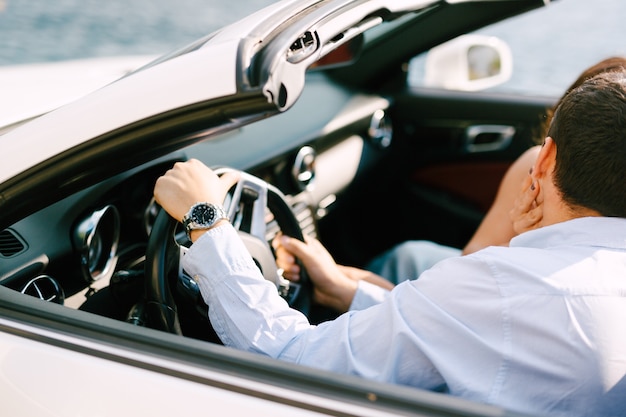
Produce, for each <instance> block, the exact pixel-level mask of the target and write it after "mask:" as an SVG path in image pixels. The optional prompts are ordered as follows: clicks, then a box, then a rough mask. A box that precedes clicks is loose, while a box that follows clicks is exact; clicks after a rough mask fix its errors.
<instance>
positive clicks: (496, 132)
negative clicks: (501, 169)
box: [465, 125, 515, 153]
mask: <svg viewBox="0 0 626 417" xmlns="http://www.w3.org/2000/svg"><path fill="white" fill-rule="evenodd" d="M514 136H515V128H514V127H513V126H507V125H474V126H470V127H468V128H467V129H465V150H466V151H467V152H470V153H476V152H493V151H500V150H503V149H506V148H507V147H508V146H509V145H510V144H511V142H512V141H513V137H514Z"/></svg>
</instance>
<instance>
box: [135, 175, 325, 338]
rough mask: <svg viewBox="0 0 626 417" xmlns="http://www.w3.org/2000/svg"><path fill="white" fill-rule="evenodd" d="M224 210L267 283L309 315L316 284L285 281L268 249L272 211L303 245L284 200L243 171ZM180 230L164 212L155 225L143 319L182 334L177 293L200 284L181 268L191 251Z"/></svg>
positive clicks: (280, 225)
mask: <svg viewBox="0 0 626 417" xmlns="http://www.w3.org/2000/svg"><path fill="white" fill-rule="evenodd" d="M227 171H233V169H230V168H219V169H216V170H215V172H216V173H217V174H218V175H222V174H224V173H225V172H227ZM224 208H225V210H226V213H228V218H229V219H230V221H231V223H232V224H233V226H235V228H236V229H237V230H238V233H239V235H240V237H241V238H242V240H243V242H244V244H245V246H246V248H247V249H248V251H249V252H250V255H252V258H253V259H254V261H255V263H256V264H257V266H258V267H259V269H260V270H261V272H262V273H263V276H264V277H265V279H267V280H269V281H272V282H274V283H275V284H276V288H277V291H278V292H279V294H280V295H281V296H282V297H283V298H285V299H286V301H287V303H288V304H289V305H290V306H291V307H293V308H295V309H297V310H300V311H301V312H302V313H304V314H305V315H307V316H308V314H309V310H310V307H311V302H312V299H313V288H312V285H311V281H310V280H309V278H308V277H307V276H306V274H305V273H303V274H301V278H300V281H299V282H298V283H293V282H289V281H287V280H286V279H284V278H283V277H282V275H281V274H280V273H279V271H278V268H277V266H276V259H275V257H274V253H273V251H272V248H271V246H270V244H269V240H270V239H272V237H273V236H272V233H270V231H269V230H268V210H269V213H270V214H271V215H273V218H274V221H275V225H276V226H277V227H278V229H279V230H280V231H282V233H283V234H285V235H288V236H291V237H294V238H297V239H299V240H301V241H304V237H303V234H302V229H301V228H300V224H299V222H298V220H297V219H296V217H295V215H294V213H293V211H292V210H291V207H290V206H289V204H288V203H287V201H286V200H285V196H284V195H283V194H282V193H281V192H280V190H278V189H277V188H276V187H274V186H272V185H271V184H268V183H267V182H265V181H263V180H261V179H260V178H257V177H255V176H253V175H250V174H247V173H245V172H240V179H239V181H238V183H237V184H236V185H235V186H234V187H233V188H232V189H231V190H230V192H229V194H228V196H227V197H226V201H225V202H224ZM270 218H271V216H270ZM269 224H274V222H270V223H269ZM178 225H179V223H178V222H177V221H176V220H174V219H173V218H172V217H170V216H169V215H168V214H167V212H166V211H165V210H160V212H159V214H157V216H156V219H155V222H154V225H153V226H152V231H151V233H150V238H149V240H148V247H147V250H146V261H145V277H146V301H145V305H144V317H145V321H146V325H147V326H148V327H152V328H155V329H159V330H164V331H167V332H170V333H175V334H182V330H181V326H180V321H179V317H178V309H177V306H176V302H175V300H174V297H173V294H172V288H173V286H174V285H176V284H177V283H181V282H182V283H183V286H189V285H192V286H194V285H195V282H194V281H193V279H191V277H189V276H187V275H186V273H185V272H184V271H183V269H182V267H181V262H180V260H181V258H182V256H183V255H184V253H185V252H186V251H187V250H188V248H187V247H186V246H185V245H183V244H180V243H179V242H180V241H181V240H184V238H182V236H181V235H183V234H184V233H177V230H180V228H179V227H178ZM268 233H269V234H270V236H268ZM303 272H304V270H303ZM196 288H197V286H196ZM209 308H210V306H209ZM206 320H208V317H206Z"/></svg>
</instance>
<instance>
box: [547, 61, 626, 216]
mask: <svg viewBox="0 0 626 417" xmlns="http://www.w3.org/2000/svg"><path fill="white" fill-rule="evenodd" d="M548 136H550V137H551V138H552V139H553V140H554V143H555V144H556V166H555V173H554V178H555V179H554V181H555V185H556V187H557V188H558V189H559V190H560V192H561V194H562V198H563V200H564V201H565V202H566V203H568V204H569V205H570V206H571V207H572V208H573V209H576V208H577V207H584V208H589V209H592V210H595V211H597V212H599V213H600V214H601V215H603V216H607V217H626V73H624V72H611V73H605V74H600V75H598V76H595V77H593V78H591V79H589V80H587V81H585V82H584V83H583V84H582V85H580V86H579V87H577V88H575V89H573V90H572V91H570V92H569V93H568V94H567V95H566V96H565V97H564V98H563V100H562V101H561V103H560V105H559V107H558V108H557V110H556V114H555V117H554V119H553V120H552V124H551V126H550V129H549V131H548Z"/></svg>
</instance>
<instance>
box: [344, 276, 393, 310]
mask: <svg viewBox="0 0 626 417" xmlns="http://www.w3.org/2000/svg"><path fill="white" fill-rule="evenodd" d="M388 295H389V291H388V290H386V289H384V288H383V287H379V286H378V285H376V284H372V283H371V282H367V281H365V280H360V281H359V283H358V285H357V289H356V293H355V294H354V298H353V299H352V303H351V304H350V311H356V310H365V309H366V308H368V307H371V306H374V305H376V304H380V303H382V302H383V301H385V298H387V296H388Z"/></svg>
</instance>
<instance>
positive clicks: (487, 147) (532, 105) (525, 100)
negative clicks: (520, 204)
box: [320, 89, 555, 266]
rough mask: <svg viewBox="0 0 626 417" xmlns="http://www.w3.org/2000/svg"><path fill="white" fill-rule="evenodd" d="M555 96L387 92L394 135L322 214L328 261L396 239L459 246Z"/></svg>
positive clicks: (347, 259) (358, 259) (369, 253)
mask: <svg viewBox="0 0 626 417" xmlns="http://www.w3.org/2000/svg"><path fill="white" fill-rule="evenodd" d="M554 101H555V100H551V99H547V98H530V97H525V96H510V95H506V96H504V95H493V94H485V93H464V92H451V91H443V90H431V89H409V90H406V91H404V92H403V93H402V94H400V95H399V96H397V97H395V98H393V100H392V103H393V105H392V107H391V108H390V109H389V114H390V117H391V120H392V123H393V127H394V132H395V133H394V140H393V143H392V146H391V148H390V150H389V153H388V155H387V156H386V157H385V158H382V159H381V161H380V163H379V165H378V166H377V167H376V169H375V170H374V171H373V172H371V173H370V174H365V175H362V176H361V178H360V179H359V181H356V182H355V183H354V184H353V185H352V186H351V188H350V190H349V192H348V193H346V195H345V196H343V197H342V199H341V204H338V205H337V208H338V210H336V212H335V213H333V215H331V216H328V218H327V219H324V222H323V224H321V225H320V226H321V233H322V236H323V237H325V238H326V239H325V245H326V246H327V247H329V248H330V249H331V253H333V255H334V256H335V258H336V260H337V261H338V262H343V263H347V264H355V265H361V266H362V265H363V264H364V263H366V262H367V261H368V260H369V259H371V257H373V256H375V255H377V254H379V253H380V252H382V251H383V250H385V249H387V248H390V247H391V246H393V245H395V244H397V243H400V242H402V241H405V240H416V239H426V240H432V241H435V242H438V243H442V244H446V245H449V246H455V247H459V248H461V247H463V246H464V245H465V244H466V243H467V241H468V240H469V239H470V237H471V236H472V234H473V233H474V231H475V229H476V228H477V227H478V224H479V223H480V221H481V220H482V218H483V216H484V214H485V213H486V211H487V210H488V208H489V207H490V205H491V202H492V201H493V199H494V196H495V194H496V191H497V189H498V186H499V183H500V180H501V178H502V177H503V175H504V173H505V172H506V170H507V169H508V167H509V165H510V164H511V163H512V162H513V161H514V160H515V159H516V158H517V157H518V156H519V155H521V154H522V153H523V152H524V151H525V150H526V149H528V148H529V147H530V146H532V145H533V144H535V143H537V140H538V138H539V137H540V136H541V134H542V133H541V132H542V131H543V128H544V124H545V114H546V110H547V109H548V108H550V107H551V106H552V105H553V103H554Z"/></svg>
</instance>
